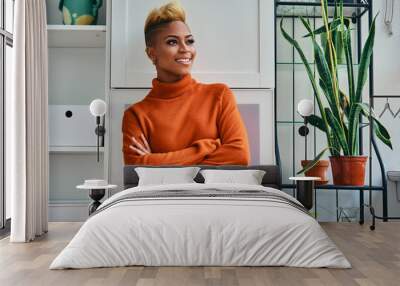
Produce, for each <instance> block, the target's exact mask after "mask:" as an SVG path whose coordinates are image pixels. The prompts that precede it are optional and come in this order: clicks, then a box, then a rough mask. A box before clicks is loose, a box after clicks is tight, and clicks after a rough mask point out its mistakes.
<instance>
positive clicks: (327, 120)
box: [280, 0, 392, 174]
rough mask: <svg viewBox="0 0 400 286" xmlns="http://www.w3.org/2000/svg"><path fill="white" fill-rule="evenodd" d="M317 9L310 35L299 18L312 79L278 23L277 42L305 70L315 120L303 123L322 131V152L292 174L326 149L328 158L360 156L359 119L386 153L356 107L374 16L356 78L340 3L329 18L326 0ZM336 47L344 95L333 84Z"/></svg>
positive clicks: (383, 135)
mask: <svg viewBox="0 0 400 286" xmlns="http://www.w3.org/2000/svg"><path fill="white" fill-rule="evenodd" d="M321 10H322V11H321V12H322V20H323V25H322V26H321V27H319V28H317V29H315V30H312V28H311V25H310V22H309V21H308V19H307V20H306V19H304V18H303V17H300V20H301V22H302V23H303V25H304V27H305V28H306V30H307V32H308V33H307V34H306V35H305V36H304V37H306V38H309V39H310V41H311V43H312V47H313V54H314V58H313V62H314V64H315V66H316V70H317V74H316V75H314V73H313V70H312V69H311V67H310V64H309V61H308V59H307V58H306V56H305V55H304V52H303V49H302V48H301V47H300V45H299V43H298V42H297V41H296V40H295V39H294V38H292V37H291V36H290V35H289V34H288V33H287V32H286V31H285V29H284V28H283V18H282V20H281V22H280V29H281V31H282V35H283V37H284V38H285V39H286V40H287V41H288V42H289V43H290V44H291V45H293V47H294V48H295V50H296V51H297V53H298V54H299V56H300V58H301V60H302V62H303V64H304V66H305V69H306V72H307V75H308V78H309V80H310V82H311V85H312V88H313V91H314V97H315V100H316V103H317V105H318V109H319V115H316V114H313V115H311V116H310V117H309V118H308V122H309V123H310V124H311V125H313V126H315V127H316V128H318V129H319V130H321V131H322V132H324V133H325V135H326V140H327V147H326V148H324V149H323V150H322V151H321V152H320V153H319V154H318V155H317V156H316V157H315V158H314V160H312V162H310V163H309V164H308V165H307V166H305V167H304V169H302V170H301V171H299V172H298V174H299V173H302V172H305V171H307V170H309V169H311V168H312V167H313V166H314V165H315V164H317V162H318V160H319V159H320V158H321V157H322V156H323V154H324V153H325V152H326V151H327V150H329V151H330V153H331V155H332V156H341V155H343V156H357V155H360V151H359V142H358V140H359V128H360V118H361V117H362V116H363V117H366V118H367V119H368V121H369V122H370V125H372V126H373V131H374V133H375V135H376V136H377V137H378V138H379V139H380V140H381V141H382V142H383V143H384V144H385V145H387V146H388V147H389V148H391V149H392V144H391V139H390V135H389V132H388V131H387V130H386V128H385V127H384V126H383V125H382V123H381V122H380V121H379V120H378V118H377V117H376V116H375V114H374V112H373V110H372V108H371V107H370V106H369V105H368V104H367V103H363V102H362V91H363V88H364V85H365V82H366V80H367V76H368V69H369V65H370V60H371V55H372V51H373V46H374V38H375V20H376V16H375V17H374V19H373V21H372V23H371V27H370V31H369V33H368V37H367V39H366V41H365V43H364V47H363V48H362V53H361V57H360V61H359V66H358V75H357V77H356V75H355V73H354V70H353V56H352V47H351V43H352V41H351V27H350V19H348V18H346V17H345V16H344V14H343V0H341V1H340V3H335V12H334V15H333V18H332V19H329V17H328V4H327V0H321ZM330 20H331V21H330ZM317 37H319V38H320V39H321V40H322V41H323V43H322V46H321V45H320V44H319V43H318V41H317ZM324 41H325V42H324ZM339 47H340V49H341V48H343V49H344V54H345V63H346V71H347V85H348V86H347V90H346V91H347V92H345V91H344V90H343V89H342V86H340V84H339V78H338V63H337V62H338V58H337V51H338V49H339ZM324 98H325V100H324Z"/></svg>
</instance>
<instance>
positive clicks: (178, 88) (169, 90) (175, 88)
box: [149, 74, 196, 99]
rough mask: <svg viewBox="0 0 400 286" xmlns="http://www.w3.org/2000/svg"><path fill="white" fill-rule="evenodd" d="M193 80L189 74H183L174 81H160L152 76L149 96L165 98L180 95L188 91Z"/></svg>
mask: <svg viewBox="0 0 400 286" xmlns="http://www.w3.org/2000/svg"><path fill="white" fill-rule="evenodd" d="M195 82H196V81H195V80H194V79H193V78H192V77H191V75H190V74H187V75H185V76H184V77H183V78H181V79H180V80H178V81H175V82H161V81H159V80H158V79H157V78H154V79H153V81H152V85H153V88H152V90H151V92H150V94H149V96H150V97H157V98H165V99H167V98H174V97H178V96H182V95H184V94H188V93H190V92H189V91H190V90H191V89H192V87H193V84H194V83H195Z"/></svg>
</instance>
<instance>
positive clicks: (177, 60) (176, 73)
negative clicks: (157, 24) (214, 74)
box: [146, 21, 196, 82]
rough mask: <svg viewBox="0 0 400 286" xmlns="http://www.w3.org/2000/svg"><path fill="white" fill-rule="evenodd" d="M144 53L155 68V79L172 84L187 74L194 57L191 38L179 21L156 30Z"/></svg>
mask: <svg viewBox="0 0 400 286" xmlns="http://www.w3.org/2000/svg"><path fill="white" fill-rule="evenodd" d="M146 52H147V55H148V56H149V58H150V59H151V60H152V61H153V63H154V65H155V66H156V69H157V78H158V79H159V80H160V81H163V82H174V81H177V80H179V79H181V78H182V77H183V76H185V75H187V74H189V73H190V71H191V68H192V64H193V62H194V59H195V57H196V49H195V47H194V39H193V36H192V34H191V33H190V30H189V28H188V27H187V26H186V24H185V23H183V22H181V21H173V22H170V23H168V24H165V25H163V26H162V27H161V28H159V29H157V31H155V32H154V35H153V36H152V40H151V44H150V45H149V46H148V47H147V48H146Z"/></svg>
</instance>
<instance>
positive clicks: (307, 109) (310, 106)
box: [297, 99, 314, 160]
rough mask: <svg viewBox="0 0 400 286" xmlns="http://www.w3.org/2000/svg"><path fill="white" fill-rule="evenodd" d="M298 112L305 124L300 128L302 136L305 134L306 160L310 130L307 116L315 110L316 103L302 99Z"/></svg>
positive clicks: (305, 157)
mask: <svg viewBox="0 0 400 286" xmlns="http://www.w3.org/2000/svg"><path fill="white" fill-rule="evenodd" d="M297 112H298V113H299V114H300V115H301V116H302V117H303V119H304V125H303V126H301V127H300V128H299V134H300V136H304V145H305V147H304V148H305V150H304V160H307V135H308V133H309V132H310V130H309V129H308V127H307V123H308V122H307V118H308V117H309V116H310V115H311V114H313V112H314V103H313V102H312V101H311V100H309V99H302V100H300V102H299V103H298V104H297Z"/></svg>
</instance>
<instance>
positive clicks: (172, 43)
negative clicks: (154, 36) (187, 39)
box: [167, 40, 178, 46]
mask: <svg viewBox="0 0 400 286" xmlns="http://www.w3.org/2000/svg"><path fill="white" fill-rule="evenodd" d="M177 43H178V41H177V40H168V41H167V44H168V45H171V46H173V45H176V44H177Z"/></svg>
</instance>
